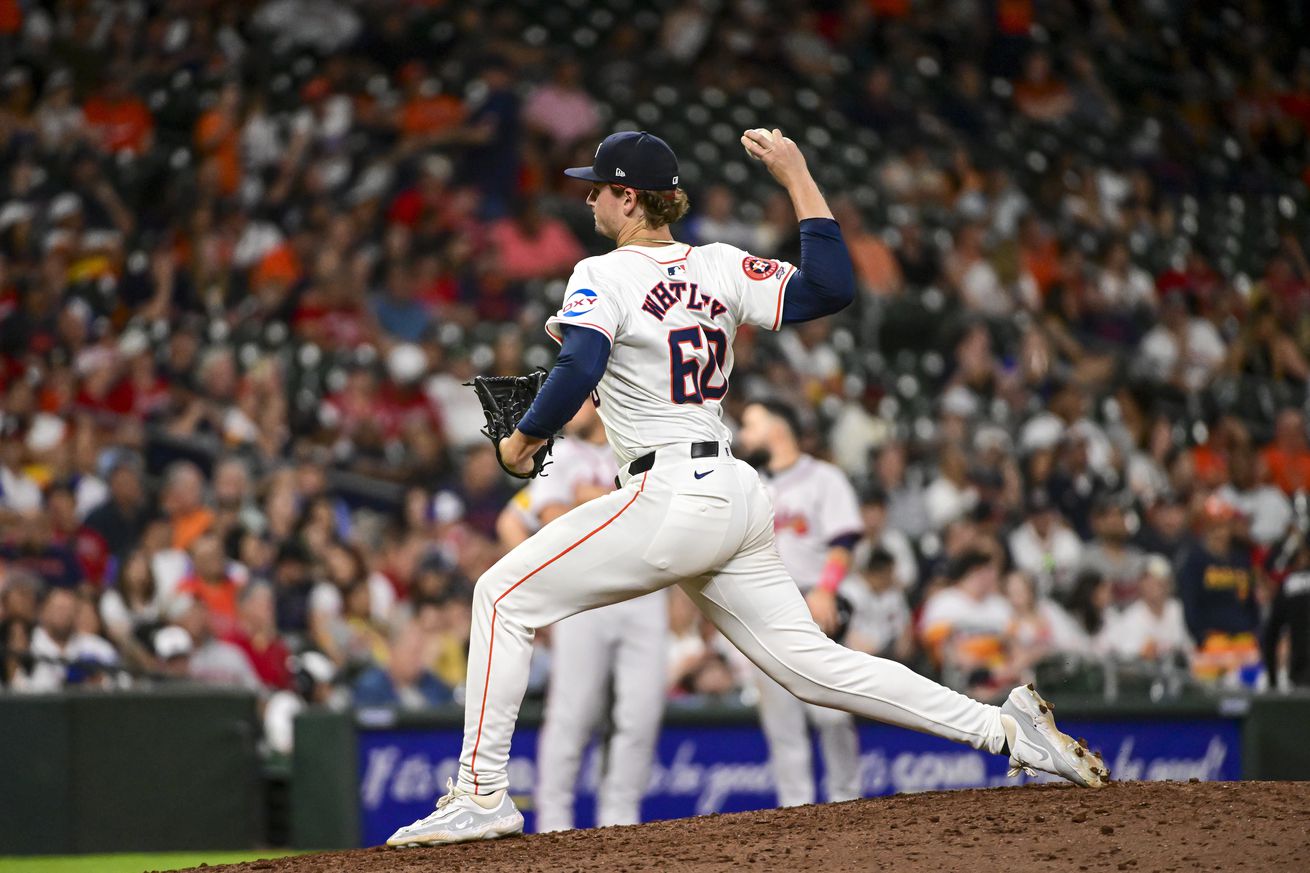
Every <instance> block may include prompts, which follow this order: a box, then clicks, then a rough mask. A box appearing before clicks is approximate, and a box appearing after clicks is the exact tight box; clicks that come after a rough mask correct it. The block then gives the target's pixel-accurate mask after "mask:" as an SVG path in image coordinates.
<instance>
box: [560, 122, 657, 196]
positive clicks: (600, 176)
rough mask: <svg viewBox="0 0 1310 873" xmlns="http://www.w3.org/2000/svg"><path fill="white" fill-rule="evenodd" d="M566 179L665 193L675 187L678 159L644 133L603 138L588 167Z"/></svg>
mask: <svg viewBox="0 0 1310 873" xmlns="http://www.w3.org/2000/svg"><path fill="white" fill-rule="evenodd" d="M564 173H565V175H567V176H572V177H573V178H575V179H585V180H586V181H588V182H610V183H613V184H619V180H620V179H622V180H623V181H622V184H623V185H625V186H627V187H629V188H638V189H642V190H650V191H668V190H671V189H673V188H676V187H678V158H677V155H675V154H674V153H673V149H671V148H669V144H668V143H666V142H665V141H664V140H662V139H660V138H659V137H658V136H655V134H653V133H647V132H646V131H644V130H636V131H633V130H627V131H623V132H622V133H614V134H610V135H609V136H607V137H605V140H604V142H602V143H601V144H600V146H599V148H597V149H596V157H595V159H594V161H593V163H592V165H591V166H590V167H572V168H570V169H568V170H565V171H564Z"/></svg>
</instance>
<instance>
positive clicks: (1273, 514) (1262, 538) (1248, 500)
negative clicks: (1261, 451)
mask: <svg viewBox="0 0 1310 873" xmlns="http://www.w3.org/2000/svg"><path fill="white" fill-rule="evenodd" d="M1258 467H1259V457H1258V456H1257V455H1256V453H1255V451H1254V450H1253V449H1251V448H1250V447H1249V446H1243V447H1242V448H1241V449H1240V450H1239V451H1237V452H1235V453H1234V454H1233V456H1232V457H1231V458H1229V460H1228V475H1229V482H1228V483H1227V484H1225V485H1224V486H1223V487H1221V488H1219V489H1218V490H1217V491H1215V496H1217V497H1219V498H1220V499H1221V500H1223V501H1224V502H1225V503H1227V504H1228V505H1229V506H1231V507H1233V509H1235V510H1236V511H1237V513H1238V516H1239V517H1240V518H1241V519H1242V521H1244V522H1245V530H1244V531H1243V534H1244V538H1247V539H1249V540H1250V541H1251V542H1252V543H1254V544H1255V545H1258V546H1265V547H1267V546H1272V545H1274V544H1276V543H1278V542H1281V541H1282V539H1283V535H1284V534H1286V533H1287V529H1288V526H1289V525H1291V523H1292V502H1291V501H1290V500H1288V499H1287V495H1285V494H1284V493H1283V492H1282V491H1280V490H1279V489H1278V488H1277V487H1276V486H1274V485H1271V484H1268V483H1264V482H1261V481H1260V480H1259V477H1258Z"/></svg>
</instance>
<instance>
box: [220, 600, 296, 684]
mask: <svg viewBox="0 0 1310 873" xmlns="http://www.w3.org/2000/svg"><path fill="white" fill-rule="evenodd" d="M276 610H277V600H276V597H275V595H274V594H273V588H272V586H271V585H269V584H267V583H265V582H253V583H250V584H248V585H246V587H245V588H243V589H242V590H241V593H240V595H238V598H237V623H236V626H235V627H234V628H233V629H232V630H231V631H230V632H229V633H228V634H227V636H226V637H225V639H226V641H227V642H229V643H231V644H232V645H234V646H236V647H237V648H238V649H240V650H241V651H242V652H243V653H244V654H245V656H246V658H247V660H249V661H250V666H251V667H253V668H254V670H255V675H256V676H258V677H259V681H260V682H261V683H263V685H264V687H265V688H269V689H275V690H276V689H286V688H290V687H291V670H290V668H289V667H288V661H289V660H290V659H291V650H290V649H289V648H287V645H286V643H284V642H283V641H282V638H281V637H279V636H278V632H277V611H276Z"/></svg>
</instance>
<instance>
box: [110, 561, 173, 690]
mask: <svg viewBox="0 0 1310 873" xmlns="http://www.w3.org/2000/svg"><path fill="white" fill-rule="evenodd" d="M100 617H101V619H102V621H103V622H104V625H105V635H106V636H107V637H109V639H110V640H112V641H113V643H114V644H115V645H116V646H118V650H119V651H120V652H122V653H123V656H124V659H125V660H127V661H128V662H129V663H131V664H132V665H133V666H136V667H140V668H144V667H147V666H149V664H150V652H149V649H148V648H147V646H148V644H149V640H150V637H151V635H152V634H153V632H154V630H155V629H157V628H158V627H159V626H160V622H161V621H162V619H163V603H162V598H161V597H160V592H159V587H158V586H157V585H156V584H155V574H154V572H153V571H152V570H151V568H150V558H149V557H148V556H147V555H146V553H145V551H143V550H142V549H139V548H138V549H133V550H132V551H131V552H129V553H128V554H127V555H126V556H125V557H124V558H123V560H122V563H121V564H119V567H118V578H117V579H116V580H115V581H114V585H113V587H112V588H109V589H107V590H106V591H105V592H104V594H102V595H101V597H100Z"/></svg>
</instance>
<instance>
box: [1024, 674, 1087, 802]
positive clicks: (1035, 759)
mask: <svg viewBox="0 0 1310 873" xmlns="http://www.w3.org/2000/svg"><path fill="white" fill-rule="evenodd" d="M1054 711H1055V708H1054V707H1053V706H1051V704H1049V703H1047V702H1046V701H1045V700H1043V699H1042V697H1041V695H1039V694H1038V693H1037V689H1035V688H1034V687H1033V686H1032V685H1031V684H1029V685H1020V686H1019V687H1018V688H1016V689H1014V690H1013V691H1011V692H1010V696H1009V697H1007V698H1006V699H1005V703H1004V704H1002V705H1001V721H1002V722H1003V723H1004V724H1005V733H1006V737H1007V739H1009V742H1010V775H1011V776H1017V775H1019V773H1020V772H1024V773H1027V774H1028V775H1029V776H1036V775H1037V772H1036V771H1038V770H1041V771H1042V772H1043V773H1051V774H1053V775H1055V776H1062V777H1064V778H1065V779H1068V780H1069V781H1070V782H1072V783H1074V784H1075V785H1081V786H1083V787H1084V788H1103V787H1105V786H1106V785H1108V784H1109V782H1110V769H1109V768H1108V767H1106V766H1105V761H1104V760H1103V759H1102V758H1101V753H1100V752H1093V751H1091V750H1090V749H1088V748H1087V741H1086V740H1081V739H1079V740H1075V739H1074V738H1073V737H1071V736H1069V735H1068V734H1065V733H1061V731H1060V729H1059V728H1057V727H1056V726H1055V716H1054V715H1053V714H1052V713H1053V712H1054ZM1012 726H1013V730H1011V727H1012Z"/></svg>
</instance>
